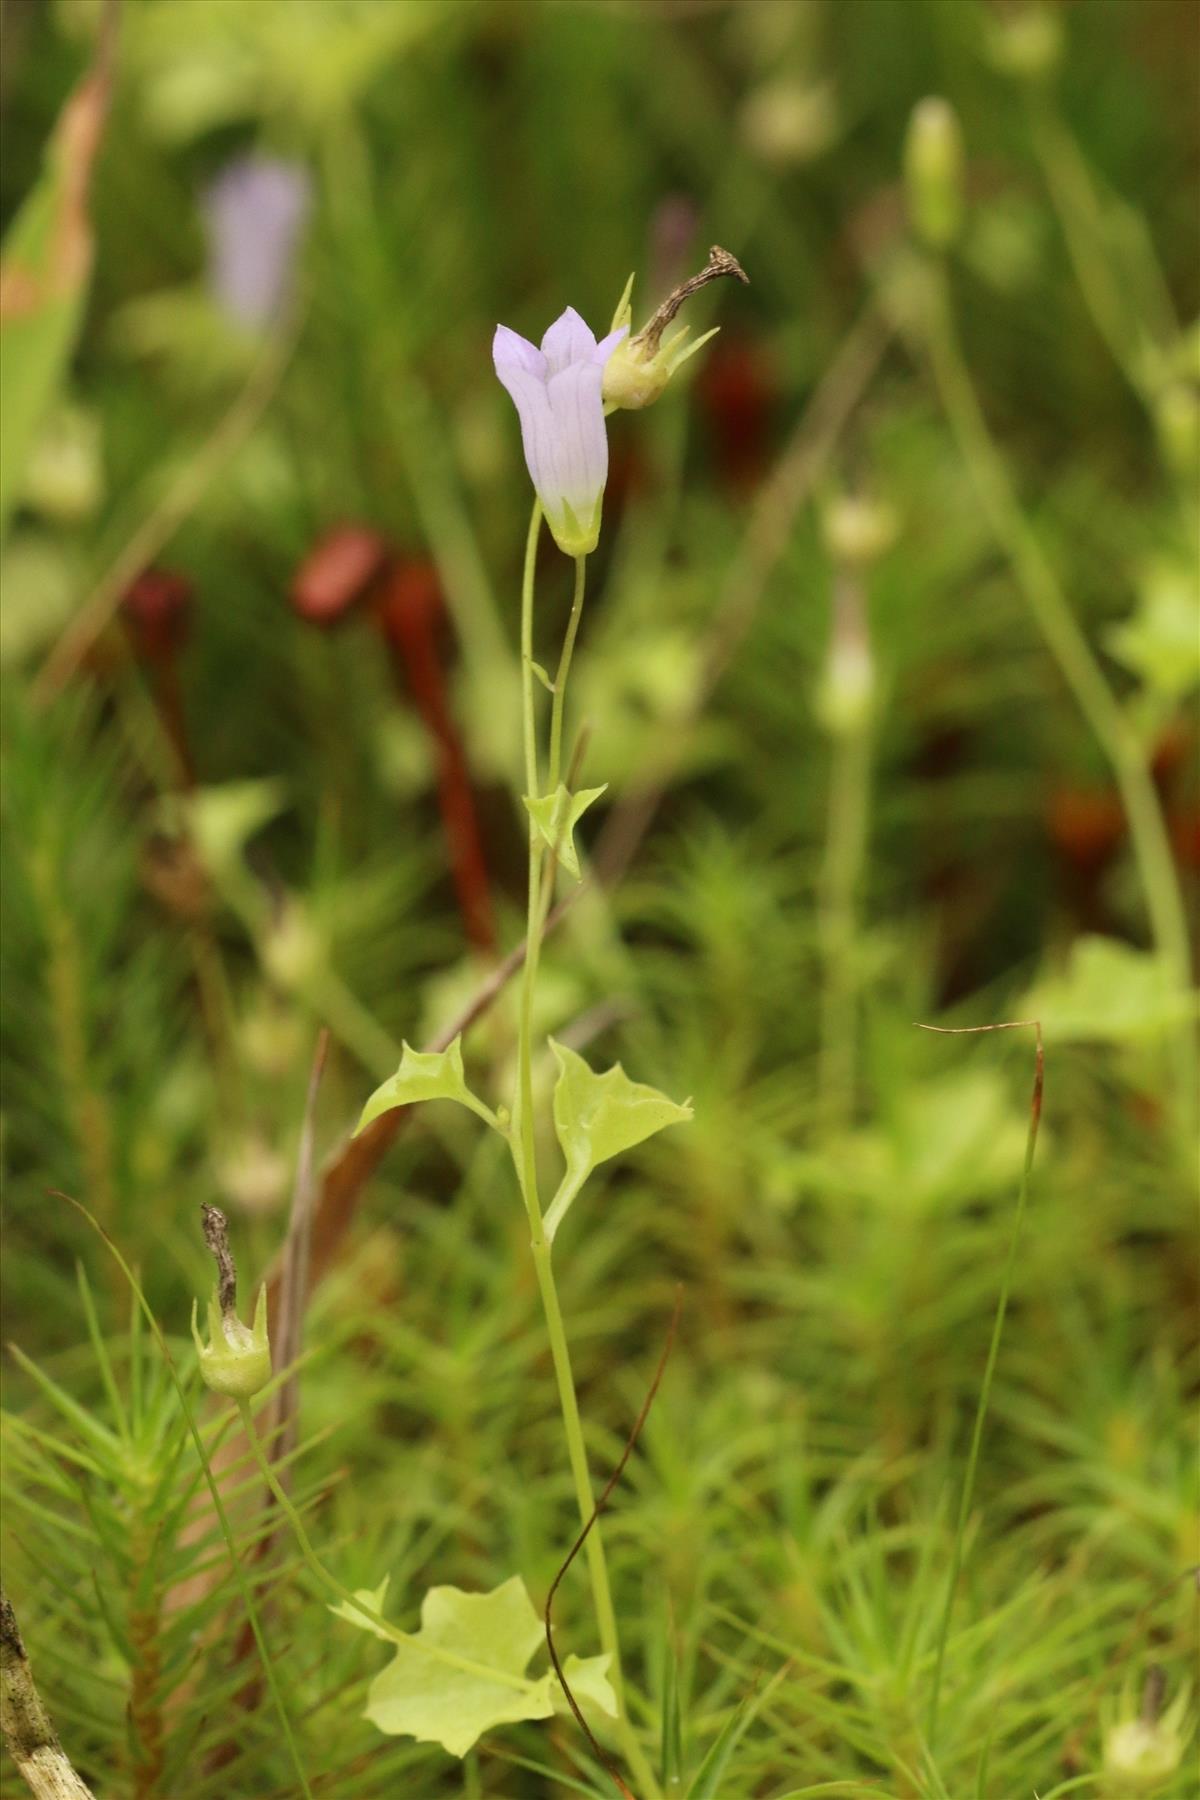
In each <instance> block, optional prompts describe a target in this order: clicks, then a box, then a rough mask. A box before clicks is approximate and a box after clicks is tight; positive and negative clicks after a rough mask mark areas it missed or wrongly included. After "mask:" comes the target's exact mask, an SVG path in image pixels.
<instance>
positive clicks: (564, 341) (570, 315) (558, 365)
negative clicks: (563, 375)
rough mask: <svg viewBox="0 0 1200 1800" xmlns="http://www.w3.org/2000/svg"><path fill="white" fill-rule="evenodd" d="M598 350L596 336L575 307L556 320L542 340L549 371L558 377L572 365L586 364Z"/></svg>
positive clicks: (570, 307) (571, 307) (568, 309)
mask: <svg viewBox="0 0 1200 1800" xmlns="http://www.w3.org/2000/svg"><path fill="white" fill-rule="evenodd" d="M595 348H596V334H595V332H594V331H593V330H592V329H591V327H590V325H587V324H585V323H584V321H583V320H582V319H581V318H580V316H579V314H578V313H577V312H576V311H575V308H574V307H573V306H568V308H567V310H566V312H565V313H562V314H561V315H560V316H559V317H558V318H557V319H555V321H554V323H553V325H551V326H550V328H549V330H548V331H547V332H546V335H545V337H544V338H543V339H542V352H543V354H544V356H545V358H546V367H547V371H548V373H549V374H551V375H557V374H559V373H560V371H561V370H563V369H568V368H570V366H571V364H572V363H577V362H585V361H587V360H588V359H589V358H590V357H591V356H592V354H593V352H594V351H595Z"/></svg>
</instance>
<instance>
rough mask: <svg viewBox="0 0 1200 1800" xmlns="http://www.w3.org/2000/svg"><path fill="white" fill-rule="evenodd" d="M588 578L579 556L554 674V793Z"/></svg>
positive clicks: (550, 774) (550, 783)
mask: <svg viewBox="0 0 1200 1800" xmlns="http://www.w3.org/2000/svg"><path fill="white" fill-rule="evenodd" d="M586 577H587V557H586V556H577V557H576V558H575V594H574V598H573V599H572V601H571V616H570V618H569V619H568V620H567V635H566V637H565V638H564V639H563V647H562V655H561V656H560V657H559V659H558V673H557V674H556V675H555V677H554V699H553V702H552V703H551V707H550V766H549V769H548V770H547V774H546V792H547V793H548V794H552V793H553V792H554V790H555V788H556V787H557V786H558V781H559V775H560V772H561V768H562V730H563V700H564V696H565V695H566V691H567V677H568V675H569V674H570V673H571V658H572V656H573V655H574V654H575V637H576V633H577V632H578V630H579V620H580V618H581V617H582V614H583V591H584V585H585V581H586Z"/></svg>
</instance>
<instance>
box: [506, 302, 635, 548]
mask: <svg viewBox="0 0 1200 1800" xmlns="http://www.w3.org/2000/svg"><path fill="white" fill-rule="evenodd" d="M628 329H629V328H628V326H626V325H622V326H620V327H619V328H618V329H617V330H616V331H610V332H609V334H608V336H607V337H606V338H602V339H601V340H600V342H599V343H597V342H596V337H595V333H594V332H593V331H592V330H591V329H590V327H589V326H587V325H585V324H584V322H583V320H582V319H581V318H580V316H579V314H578V313H577V312H576V311H575V309H574V307H573V306H568V308H567V310H566V312H565V313H563V314H562V316H561V318H558V319H556V320H555V321H554V323H553V325H551V327H550V329H549V330H548V331H547V332H546V335H545V337H544V338H543V339H542V347H541V349H540V350H538V349H536V348H535V347H534V345H533V344H531V343H530V342H529V341H528V339H526V338H523V337H521V336H519V335H518V333H517V332H515V331H510V330H509V328H508V326H507V325H497V327H496V335H495V338H494V339H493V341H492V360H493V362H494V363H495V365H496V374H497V375H498V376H499V378H500V380H501V382H502V383H503V384H504V386H505V387H506V388H507V389H508V392H509V394H510V395H511V396H512V401H513V404H514V406H515V407H516V409H517V414H518V417H519V418H520V421H521V442H522V444H523V446H524V449H525V462H526V465H527V466H528V469H529V474H530V478H531V479H532V481H533V485H534V487H535V488H536V489H537V495H538V499H539V500H540V501H541V503H542V509H543V511H544V512H545V514H546V523H547V524H548V525H549V527H550V530H551V531H552V532H553V534H554V541H555V543H556V544H557V545H558V547H559V549H560V550H563V551H565V553H566V554H567V555H568V556H587V555H588V554H589V553H590V552H591V551H593V550H594V549H595V548H596V541H597V539H598V538H599V536H600V502H601V499H602V498H603V495H604V483H605V481H606V480H607V479H608V436H607V433H606V432H605V429H604V402H603V401H602V399H601V398H600V388H601V384H602V382H603V380H604V365H605V363H606V362H607V361H608V359H609V357H610V356H611V355H612V352H613V350H614V349H615V348H616V346H617V345H618V344H619V343H620V341H621V339H622V338H623V337H624V336H625V333H626V332H627V330H628Z"/></svg>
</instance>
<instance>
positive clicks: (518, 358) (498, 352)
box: [492, 325, 546, 385]
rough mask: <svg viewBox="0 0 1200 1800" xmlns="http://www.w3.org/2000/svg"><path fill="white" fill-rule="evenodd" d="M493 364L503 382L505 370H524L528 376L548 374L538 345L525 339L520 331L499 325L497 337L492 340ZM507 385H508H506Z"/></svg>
mask: <svg viewBox="0 0 1200 1800" xmlns="http://www.w3.org/2000/svg"><path fill="white" fill-rule="evenodd" d="M492 362H493V363H494V364H495V367H496V373H497V375H499V377H500V379H501V381H503V380H504V374H503V371H504V370H505V369H524V370H525V371H526V373H527V374H530V375H540V376H542V377H544V376H545V374H546V359H545V357H544V356H543V355H542V353H541V351H540V350H539V349H538V347H537V345H536V344H531V343H530V342H529V339H528V338H523V337H522V336H521V334H520V332H519V331H510V329H509V327H508V326H507V325H497V327H496V335H495V336H494V337H493V339H492ZM506 385H507V384H506Z"/></svg>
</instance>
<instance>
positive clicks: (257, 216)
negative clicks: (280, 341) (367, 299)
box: [203, 155, 312, 330]
mask: <svg viewBox="0 0 1200 1800" xmlns="http://www.w3.org/2000/svg"><path fill="white" fill-rule="evenodd" d="M311 194H312V183H311V182H310V180H309V177H308V175H307V173H306V171H305V170H304V168H303V167H302V166H301V165H300V164H299V163H292V162H284V161H283V160H282V159H281V158H279V157H271V156H256V155H252V156H244V157H240V158H239V159H238V160H237V161H236V162H231V163H230V164H229V165H228V166H227V167H226V168H225V169H223V170H222V172H221V174H220V175H218V176H217V178H216V180H215V181H214V182H213V183H212V184H211V186H210V187H209V188H208V189H207V191H206V193H205V195H204V201H203V205H204V216H205V222H206V224H207V226H208V239H209V267H208V282H209V288H210V290H211V292H212V295H213V298H214V299H215V300H216V302H217V304H218V306H220V308H221V310H222V311H223V312H225V313H226V314H227V315H228V316H229V318H230V319H232V320H233V322H234V323H235V324H237V325H241V326H243V327H246V328H247V329H249V330H260V329H261V328H262V327H263V326H264V325H268V324H269V323H270V322H271V320H272V319H273V318H274V317H275V315H276V314H277V313H278V311H279V309H280V306H281V305H282V303H283V301H284V299H285V298H286V296H287V293H288V289H289V287H290V285H291V279H292V270H293V267H294V265H295V260H296V252H297V250H298V248H299V242H300V233H301V231H302V229H303V226H304V221H305V218H306V217H307V214H308V209H309V203H310V199H311Z"/></svg>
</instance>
